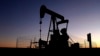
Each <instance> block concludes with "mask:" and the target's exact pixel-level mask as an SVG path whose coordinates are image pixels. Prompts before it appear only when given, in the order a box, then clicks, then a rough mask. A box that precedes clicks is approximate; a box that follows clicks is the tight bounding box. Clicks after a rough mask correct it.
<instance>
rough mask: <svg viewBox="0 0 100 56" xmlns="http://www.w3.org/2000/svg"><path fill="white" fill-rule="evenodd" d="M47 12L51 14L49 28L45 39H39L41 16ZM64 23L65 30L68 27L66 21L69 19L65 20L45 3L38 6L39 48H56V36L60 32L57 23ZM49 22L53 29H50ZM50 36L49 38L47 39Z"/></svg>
mask: <svg viewBox="0 0 100 56" xmlns="http://www.w3.org/2000/svg"><path fill="white" fill-rule="evenodd" d="M46 13H47V14H49V15H51V18H50V19H51V20H50V25H49V30H48V34H47V40H46V41H44V40H42V39H41V24H42V18H43V17H44V16H45V14H46ZM58 19H60V21H58ZM63 23H66V30H67V28H68V23H69V20H68V19H67V20H65V19H64V17H63V16H62V15H60V14H58V13H56V12H54V11H52V10H50V9H48V8H46V6H45V5H42V6H41V8H40V39H39V48H52V47H55V48H57V47H58V46H57V44H59V43H57V42H56V41H57V38H58V37H59V36H60V32H59V27H58V26H59V25H60V24H63ZM51 24H52V27H53V29H52V30H51ZM50 32H52V34H50ZM49 38H50V40H49Z"/></svg>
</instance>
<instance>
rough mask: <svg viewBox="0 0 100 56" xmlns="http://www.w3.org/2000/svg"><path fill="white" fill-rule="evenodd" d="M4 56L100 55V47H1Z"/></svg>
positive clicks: (0, 50) (0, 51)
mask: <svg viewBox="0 0 100 56" xmlns="http://www.w3.org/2000/svg"><path fill="white" fill-rule="evenodd" d="M0 53H1V54H2V56H5V55H8V56H24V55H26V56H58V55H60V56H68V55H69V56H72V55H74V56H77V55H78V56H85V55H86V56H87V55H88V56H91V55H93V56H94V55H95V56H97V55H100V48H92V49H89V48H80V49H49V50H45V49H42V50H39V49H31V48H0Z"/></svg>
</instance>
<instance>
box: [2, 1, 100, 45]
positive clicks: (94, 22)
mask: <svg viewBox="0 0 100 56" xmlns="http://www.w3.org/2000/svg"><path fill="white" fill-rule="evenodd" d="M41 5H45V6H46V7H47V8H48V9H50V10H52V11H54V12H57V13H58V14H60V15H62V16H64V18H65V19H68V20H69V24H68V34H69V36H70V37H71V38H72V39H73V41H75V42H79V43H82V44H84V42H87V34H88V33H91V36H92V41H93V43H95V45H96V46H98V47H100V41H99V40H100V26H99V25H100V22H99V21H100V0H0V47H16V39H17V38H18V39H19V40H20V42H23V41H26V40H30V39H34V38H36V40H38V39H39V37H40V32H39V30H40V25H39V21H40V7H41ZM50 18H51V16H50V15H49V14H46V15H45V16H44V18H43V19H42V21H43V24H42V27H41V28H42V32H41V34H42V35H41V36H42V39H43V40H46V37H47V33H48V29H49V23H50ZM61 27H64V26H63V25H62V26H61ZM20 42H19V43H20ZM28 42H29V41H28ZM23 45H24V44H23ZM28 45H29V43H28Z"/></svg>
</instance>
